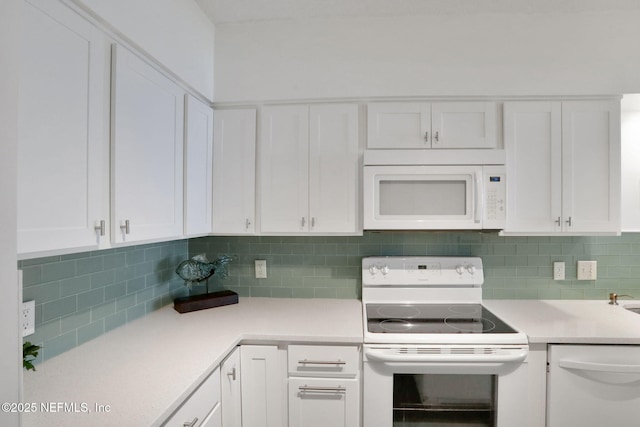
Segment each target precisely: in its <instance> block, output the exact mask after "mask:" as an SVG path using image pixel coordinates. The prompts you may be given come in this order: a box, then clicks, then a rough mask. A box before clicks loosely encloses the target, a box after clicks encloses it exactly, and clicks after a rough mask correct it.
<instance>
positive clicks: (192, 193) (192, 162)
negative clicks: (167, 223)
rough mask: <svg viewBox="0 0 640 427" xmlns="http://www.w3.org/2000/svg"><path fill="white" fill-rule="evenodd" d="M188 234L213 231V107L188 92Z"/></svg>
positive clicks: (186, 184)
mask: <svg viewBox="0 0 640 427" xmlns="http://www.w3.org/2000/svg"><path fill="white" fill-rule="evenodd" d="M184 146H185V150H184V152H185V162H184V195H185V197H184V219H185V220H184V234H185V235H186V236H195V235H203V234H207V233H209V232H210V231H211V198H212V188H211V187H212V185H213V177H212V172H211V171H212V166H213V110H212V109H211V107H209V106H208V105H206V104H204V103H203V102H201V101H198V100H197V99H196V98H194V97H193V96H191V95H185V135H184Z"/></svg>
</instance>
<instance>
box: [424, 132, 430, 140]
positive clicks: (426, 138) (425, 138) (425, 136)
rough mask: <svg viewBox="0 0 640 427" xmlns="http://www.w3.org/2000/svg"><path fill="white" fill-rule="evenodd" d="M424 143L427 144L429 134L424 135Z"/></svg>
mask: <svg viewBox="0 0 640 427" xmlns="http://www.w3.org/2000/svg"><path fill="white" fill-rule="evenodd" d="M424 142H429V132H425V133H424Z"/></svg>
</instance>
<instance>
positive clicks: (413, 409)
mask: <svg viewBox="0 0 640 427" xmlns="http://www.w3.org/2000/svg"><path fill="white" fill-rule="evenodd" d="M496 381H497V377H496V375H460V374H457V375H455V374H394V376H393V427H436V426H441V427H444V426H447V427H454V426H455V427H495V425H496Z"/></svg>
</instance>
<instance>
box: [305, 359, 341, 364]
mask: <svg viewBox="0 0 640 427" xmlns="http://www.w3.org/2000/svg"><path fill="white" fill-rule="evenodd" d="M298 364H299V365H346V364H347V362H345V361H342V360H307V359H304V360H298Z"/></svg>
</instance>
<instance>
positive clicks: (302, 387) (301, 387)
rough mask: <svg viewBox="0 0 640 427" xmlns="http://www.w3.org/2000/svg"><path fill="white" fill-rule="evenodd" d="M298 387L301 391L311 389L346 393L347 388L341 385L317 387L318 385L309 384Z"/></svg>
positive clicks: (312, 390)
mask: <svg viewBox="0 0 640 427" xmlns="http://www.w3.org/2000/svg"><path fill="white" fill-rule="evenodd" d="M298 389H299V390H300V391H301V392H303V393H304V392H307V391H311V392H314V391H315V392H320V393H346V392H347V389H346V388H344V387H341V386H338V387H317V386H308V385H301V386H300V387H298Z"/></svg>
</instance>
